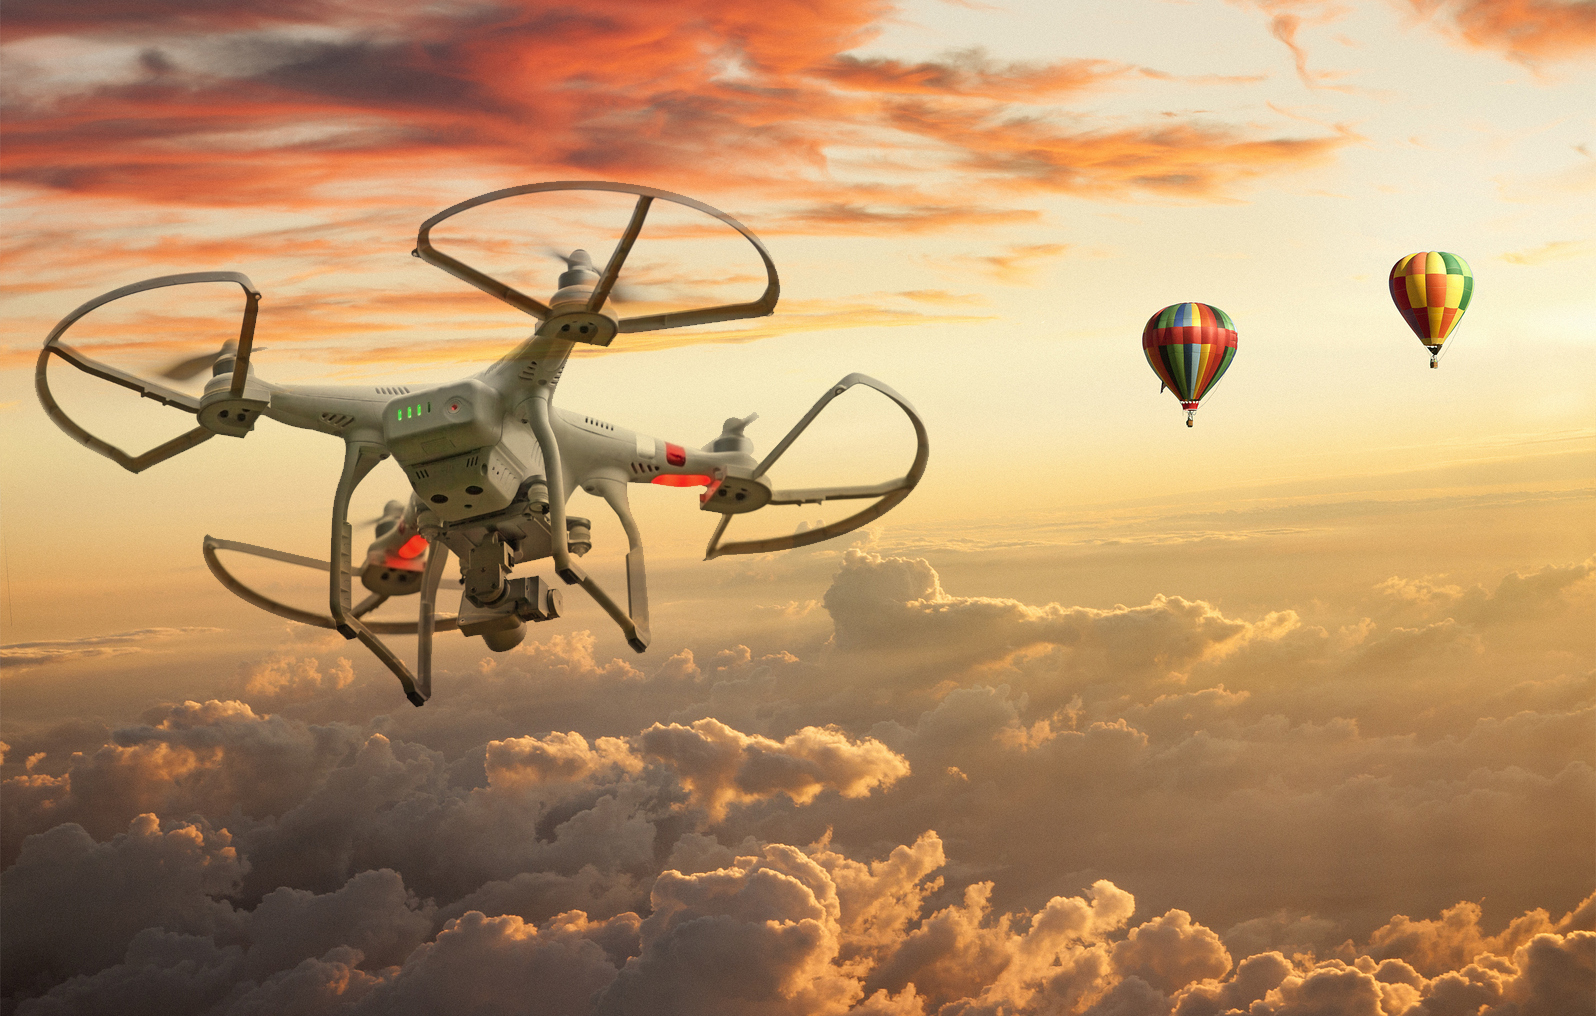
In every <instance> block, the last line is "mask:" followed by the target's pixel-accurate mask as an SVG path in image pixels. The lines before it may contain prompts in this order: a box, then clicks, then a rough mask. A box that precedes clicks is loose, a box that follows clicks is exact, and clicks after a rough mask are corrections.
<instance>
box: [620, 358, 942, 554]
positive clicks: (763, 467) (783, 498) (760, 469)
mask: <svg viewBox="0 0 1596 1016" xmlns="http://www.w3.org/2000/svg"><path fill="white" fill-rule="evenodd" d="M854 385H864V386H865V387H866V388H873V389H875V390H876V391H878V392H880V393H881V394H882V395H885V396H886V397H887V398H889V399H891V400H892V401H893V402H894V403H896V404H897V406H898V408H899V409H901V410H903V412H904V414H905V415H907V416H908V417H909V422H910V423H912V424H913V425H914V438H915V451H914V462H913V463H911V464H910V466H909V471H908V472H907V473H905V474H904V475H903V476H901V477H899V478H898V479H896V480H888V481H887V482H885V483H877V484H872V485H869V486H856V487H815V488H808V489H803V490H774V491H771V493H770V498H769V500H767V501H765V502H764V504H789V505H799V504H820V503H821V502H824V501H841V500H848V499H854V498H867V497H877V498H880V499H881V500H879V501H877V502H876V503H875V504H873V505H871V506H870V507H868V508H866V509H865V510H864V511H861V512H857V513H855V514H853V515H850V516H848V517H847V518H845V519H842V520H840V521H837V522H833V523H831V524H830V525H826V526H818V527H816V528H814V529H809V530H805V531H804V532H801V533H792V534H789V535H787V536H773V537H770V538H768V539H763V540H742V541H740V542H737V543H725V544H723V543H721V542H720V538H721V537H722V536H724V535H725V533H726V527H727V526H728V525H730V524H731V520H732V516H733V515H734V514H740V513H739V512H737V511H736V510H735V505H736V501H735V500H731V501H729V502H728V501H723V500H721V498H720V497H719V496H718V495H719V494H720V493H721V492H722V489H723V488H729V486H732V485H736V483H737V480H738V479H739V478H738V477H735V476H732V477H728V476H724V475H723V476H718V477H716V478H715V483H714V484H712V485H711V486H710V488H709V489H708V490H707V491H705V492H704V494H703V497H702V498H701V507H702V508H703V509H704V510H705V511H712V512H720V513H721V519H720V524H719V525H717V526H716V527H715V532H714V534H713V535H712V536H710V538H709V546H708V547H707V548H705V550H704V560H706V561H708V560H710V559H712V558H717V557H724V556H727V555H730V554H765V553H770V552H772V551H777V550H791V549H793V548H794V547H807V546H809V545H810V544H813V543H820V542H821V541H823V540H829V539H831V538H832V537H834V536H841V535H842V534H843V533H848V532H852V531H853V530H855V529H858V528H859V527H860V526H862V525H864V524H865V523H867V522H871V521H874V520H875V519H878V518H880V517H881V516H883V515H885V514H886V513H887V512H889V511H891V510H892V509H893V508H894V507H895V506H896V505H897V504H898V502H900V501H902V500H903V499H904V498H906V497H908V496H909V492H910V491H912V490H914V488H915V485H916V484H918V483H919V482H920V478H921V477H922V476H924V475H925V466H926V461H927V460H928V459H929V458H930V455H931V445H930V440H929V438H928V437H927V436H926V432H925V424H924V422H922V421H921V419H920V414H919V413H916V412H915V411H914V407H913V406H912V405H910V404H909V400H908V399H905V398H904V397H903V396H901V395H899V394H898V393H897V392H895V391H893V390H892V389H891V388H890V387H888V386H887V385H884V384H882V383H881V382H880V381H877V380H876V379H875V378H872V377H867V376H865V375H864V374H849V375H848V376H847V377H845V378H843V379H842V380H841V381H838V382H837V383H836V384H835V385H833V386H832V387H831V390H830V391H828V392H826V394H824V395H822V396H821V397H820V401H819V402H816V403H815V405H814V408H812V409H810V410H809V412H808V413H806V414H804V418H803V419H802V420H799V421H798V425H797V426H796V427H794V428H793V429H792V430H790V431H788V432H787V436H786V437H784V438H782V439H781V442H780V443H779V444H777V445H776V447H775V448H772V449H771V451H770V454H769V455H767V456H765V458H764V461H762V462H760V463H759V465H758V466H756V467H754V471H753V473H752V474H751V475H750V476H749V477H748V479H749V480H751V481H759V480H760V479H761V477H763V476H764V475H765V474H766V473H767V472H769V471H770V467H771V466H773V465H775V463H776V460H777V459H779V458H781V457H782V455H783V454H785V453H786V451H787V449H788V448H790V447H792V443H793V442H794V441H796V440H797V439H798V435H800V434H802V433H803V432H804V431H805V430H806V429H807V428H808V427H809V425H810V424H811V423H813V422H814V421H815V418H816V417H818V416H819V415H820V413H821V411H822V410H824V409H825V408H826V407H827V406H828V405H830V404H831V400H832V399H835V398H836V397H837V396H839V395H841V394H842V393H843V392H845V391H847V390H848V389H849V388H852V387H853V386H854ZM737 496H738V497H741V496H742V495H741V494H738V495H737ZM727 509H732V510H727ZM628 560H630V559H628Z"/></svg>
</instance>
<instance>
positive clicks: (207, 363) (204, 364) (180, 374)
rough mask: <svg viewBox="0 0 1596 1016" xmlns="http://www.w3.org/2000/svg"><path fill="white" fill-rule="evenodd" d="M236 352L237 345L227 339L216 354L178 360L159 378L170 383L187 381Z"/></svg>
mask: <svg viewBox="0 0 1596 1016" xmlns="http://www.w3.org/2000/svg"><path fill="white" fill-rule="evenodd" d="M236 352H238V343H237V342H235V341H233V340H232V339H228V340H227V341H226V342H224V343H222V348H221V349H219V350H217V351H216V352H214V353H204V354H201V355H200V356H191V357H189V358H188V359H187V360H179V361H177V362H176V363H174V364H171V365H169V366H168V367H167V368H166V369H165V370H163V371H161V374H160V376H161V377H164V378H168V379H170V380H172V381H187V380H188V379H189V378H191V377H196V376H198V375H199V374H200V372H201V371H206V370H210V369H211V367H212V366H214V365H215V364H216V361H218V360H220V359H222V358H223V357H228V356H232V355H233V354H234V353H236Z"/></svg>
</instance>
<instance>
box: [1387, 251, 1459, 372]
mask: <svg viewBox="0 0 1596 1016" xmlns="http://www.w3.org/2000/svg"><path fill="white" fill-rule="evenodd" d="M1390 282H1391V300H1392V302H1393V303H1395V304H1396V306H1397V310H1399V311H1401V312H1402V317H1403V319H1404V320H1405V321H1407V323H1408V327H1409V328H1411V329H1413V334H1414V335H1417V336H1418V337H1419V341H1420V342H1422V343H1424V344H1425V345H1426V346H1428V347H1430V353H1431V355H1432V362H1434V361H1433V356H1434V354H1436V353H1439V352H1440V351H1441V344H1442V343H1444V342H1445V341H1446V338H1447V336H1448V335H1451V334H1452V329H1454V328H1456V327H1457V323H1458V322H1459V321H1461V320H1462V319H1463V312H1464V311H1466V310H1468V308H1469V298H1470V297H1472V296H1473V295H1474V273H1473V272H1471V271H1469V266H1468V262H1467V261H1464V260H1463V259H1462V258H1460V257H1458V256H1457V255H1456V254H1448V253H1446V252H1445V251H1438V250H1432V251H1420V252H1419V253H1417V254H1409V255H1408V256H1407V257H1405V258H1403V259H1402V260H1400V261H1398V262H1397V263H1396V264H1394V265H1392V266H1391V280H1390Z"/></svg>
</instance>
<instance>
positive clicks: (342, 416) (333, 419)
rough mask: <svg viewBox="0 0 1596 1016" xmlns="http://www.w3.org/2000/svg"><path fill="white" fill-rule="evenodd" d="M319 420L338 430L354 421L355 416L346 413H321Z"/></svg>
mask: <svg viewBox="0 0 1596 1016" xmlns="http://www.w3.org/2000/svg"><path fill="white" fill-rule="evenodd" d="M321 420H322V422H323V423H325V424H327V425H328V426H331V427H336V428H338V429H339V430H343V429H344V428H345V427H347V426H349V425H350V424H351V423H354V422H355V418H354V417H353V416H350V415H349V414H348V413H323V414H321Z"/></svg>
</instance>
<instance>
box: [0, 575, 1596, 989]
mask: <svg viewBox="0 0 1596 1016" xmlns="http://www.w3.org/2000/svg"><path fill="white" fill-rule="evenodd" d="M1589 571H1590V569H1589V566H1588V564H1579V565H1571V566H1560V567H1552V568H1543V569H1538V570H1534V571H1527V572H1524V573H1521V574H1514V575H1510V576H1506V577H1504V578H1503V579H1502V580H1500V581H1497V582H1490V583H1484V584H1479V585H1474V584H1469V583H1461V582H1453V581H1451V580H1449V579H1446V578H1444V577H1431V578H1425V579H1407V578H1400V577H1399V578H1397V579H1393V580H1392V581H1391V582H1388V583H1385V584H1384V585H1383V586H1381V587H1380V588H1377V589H1371V590H1370V591H1369V595H1368V598H1367V600H1366V601H1365V602H1363V603H1361V604H1356V605H1354V609H1353V611H1352V612H1351V613H1347V612H1346V611H1343V612H1342V613H1335V612H1326V611H1325V610H1324V609H1322V608H1321V607H1318V606H1313V605H1301V604H1298V605H1287V604H1281V605H1278V606H1277V607H1275V608H1274V609H1255V610H1233V609H1227V608H1224V607H1222V606H1220V605H1219V604H1215V603H1209V602H1204V601H1200V600H1191V599H1185V598H1182V597H1178V596H1176V595H1173V594H1164V595H1160V596H1156V597H1154V598H1152V599H1150V600H1149V602H1147V603H1145V604H1140V605H1135V606H1124V605H1120V606H1116V607H1113V608H1101V607H1098V608H1088V607H1081V606H1066V605H1061V604H1057V603H1054V604H1046V605H1035V604H1028V603H1025V602H1023V601H1020V600H1015V599H1004V598H995V597H988V598H982V597H966V596H961V595H959V594H958V593H957V591H956V590H950V589H949V588H947V587H946V585H945V583H944V579H943V577H942V575H941V574H939V573H938V571H937V569H936V568H935V567H934V566H933V565H932V564H931V563H930V562H929V561H927V560H924V559H919V558H905V557H893V556H890V555H882V554H870V553H864V552H858V551H855V552H852V553H850V554H847V555H844V556H843V557H841V558H839V559H837V571H836V574H835V576H834V578H833V580H832V583H831V587H830V589H829V590H827V592H826V594H825V597H824V599H823V601H822V602H823V605H824V607H825V609H826V611H827V613H828V615H829V616H830V617H831V618H832V621H833V628H834V637H833V639H832V641H831V642H830V643H829V644H828V645H825V646H820V647H818V648H816V649H814V655H813V656H812V657H811V658H807V659H806V658H800V656H799V655H798V654H796V653H793V652H783V651H780V650H762V651H760V652H755V651H754V650H751V649H750V648H748V647H747V646H742V645H738V646H732V647H728V648H715V647H707V648H700V649H698V650H696V651H691V650H683V651H679V652H677V653H675V654H674V655H671V656H668V657H665V658H662V659H660V660H658V661H656V662H655V663H653V664H647V665H639V664H638V663H634V662H631V661H621V660H616V661H607V660H606V659H605V656H604V654H601V653H598V652H597V650H596V642H595V640H594V639H593V638H592V637H591V636H589V635H586V634H579V635H568V636H567V635H562V636H559V637H557V638H548V639H545V640H541V641H539V642H537V643H534V644H532V645H529V646H528V647H526V648H525V649H524V650H522V651H517V652H514V653H509V654H504V655H503V656H501V657H498V658H496V660H495V661H494V664H493V665H492V666H487V667H481V668H475V669H471V670H469V671H464V672H461V673H458V674H443V675H440V679H441V680H447V681H450V682H452V684H451V688H452V690H453V691H454V692H455V694H453V695H452V696H451V697H450V698H449V699H448V700H440V701H437V702H435V703H434V704H433V705H429V707H428V709H426V710H407V711H400V712H397V713H395V712H392V711H391V710H392V689H391V687H389V686H388V685H387V684H386V683H380V684H379V683H377V682H375V680H374V679H371V680H369V681H368V680H367V679H364V678H361V677H359V676H358V675H357V676H356V678H355V679H354V680H352V681H344V680H342V679H341V678H340V677H339V675H340V674H341V672H342V670H343V668H342V667H341V665H340V664H339V662H338V660H339V658H338V657H336V656H330V657H326V658H322V657H316V656H306V655H305V654H304V648H303V647H301V650H300V652H299V654H298V655H296V656H294V657H292V658H289V657H286V656H268V657H267V658H266V659H264V660H263V661H261V662H260V663H259V664H257V665H254V666H250V667H246V668H244V670H242V671H241V672H240V674H239V676H238V678H237V681H236V684H237V686H238V687H239V688H240V690H241V691H242V692H243V693H245V694H246V695H248V697H249V698H250V699H251V702H252V704H245V703H243V702H236V701H231V702H230V701H211V702H189V703H182V704H172V705H164V706H159V707H154V708H152V709H150V710H149V711H148V712H147V713H146V714H145V715H144V716H143V717H142V719H141V720H140V721H139V722H133V723H128V724H125V725H122V726H117V727H114V728H111V729H107V728H106V727H102V726H96V725H94V724H92V723H86V722H85V723H78V724H77V725H69V726H60V727H53V728H41V729H40V730H37V731H34V730H27V729H24V730H20V731H18V732H17V733H16V734H13V733H11V732H10V731H8V733H7V742H8V744H9V745H10V749H9V750H8V753H7V755H6V758H5V763H4V764H5V766H6V776H7V780H6V783H5V787H4V795H3V803H4V807H5V819H6V821H5V836H6V843H7V849H8V850H9V851H10V853H9V854H8V855H7V856H8V859H9V860H10V865H9V867H8V868H7V870H6V871H5V873H4V875H3V876H0V877H3V879H4V884H3V888H4V893H3V894H0V905H3V906H4V907H5V914H4V915H3V917H4V920H3V921H0V930H3V932H4V934H5V936H6V940H5V943H4V944H5V956H6V963H7V967H6V970H5V975H6V976H5V983H6V986H7V988H6V990H7V992H8V993H9V997H10V999H11V1001H12V1002H13V1003H15V1004H16V1006H17V1008H18V1010H19V1011H20V1012H23V1013H27V1012H68V1011H83V1010H86V1009H93V1008H96V1007H98V1008H101V1009H115V1010H117V1011H125V1012H141V1011H144V1010H143V1009H141V1006H146V1007H147V1006H148V1005H151V1004H154V1003H151V1002H149V1001H147V1000H150V999H159V1000H160V1004H161V1005H162V1006H164V1007H165V1008H164V1009H163V1011H166V1012H172V1013H182V1012H193V1013H196V1014H198V1013H204V1012H216V1013H229V1012H238V1013H246V1012H247V1013H256V1012H260V1013H264V1012H270V1011H281V1010H282V1009H284V1008H285V1007H287V1008H289V1009H292V1010H295V1011H300V1012H305V1013H312V1014H317V1013H323V1012H325V1013H334V1012H361V1011H367V1010H369V1011H381V1012H407V1011H412V1010H413V1011H418V1012H419V1011H424V1010H429V1009H430V1010H434V1011H435V1010H436V1009H437V1008H439V1007H440V1006H443V1005H445V1003H444V1002H442V1001H440V1000H447V999H466V1000H476V1001H480V1002H482V1004H484V1005H493V1006H496V1007H502V1008H504V1009H506V1011H512V1012H513V1011H525V1012H545V1011H547V1012H632V1011H639V1012H640V1011H648V1012H659V1011H673V1007H674V1009H682V1008H683V1007H684V1006H689V1007H691V1008H693V1009H694V1011H710V1012H714V1011H725V1012H734V1011H735V1012H750V1011H755V1012H757V1011H767V1012H778V1013H779V1012H804V1013H809V1012H838V1013H842V1012H859V1013H881V1014H888V1013H895V1014H918V1016H926V1014H929V1013H944V1014H955V1013H963V1014H970V1016H973V1014H996V1013H998V1012H1005V1013H1013V1014H1032V1013H1035V1014H1041V1013H1049V1014H1052V1013H1077V1014H1084V1013H1093V1014H1096V1016H1105V1014H1137V1016H1144V1014H1160V1016H1171V1014H1182V1016H1205V1014H1212V1016H1219V1014H1222V1013H1229V1012H1231V1011H1242V1012H1254V1013H1264V1012H1268V1013H1304V1012H1316V1011H1318V1012H1323V1011H1335V1012H1360V1011H1368V1012H1370V1013H1371V1014H1372V1013H1374V1012H1379V1013H1381V1014H1382V1016H1440V1014H1443V1013H1455V1012H1469V1013H1473V1014H1474V1016H1479V1013H1480V1012H1481V1011H1482V1007H1484V1010H1483V1011H1486V1012H1490V1013H1491V1016H1509V1014H1513V1016H1522V1014H1526V1013H1531V1012H1558V1011H1561V1010H1560V1009H1559V1008H1558V1007H1559V1006H1564V1007H1566V1006H1567V1005H1568V1004H1569V1003H1568V1000H1569V999H1572V998H1578V997H1581V996H1580V995H1579V992H1580V991H1585V992H1586V994H1587V995H1588V994H1589V988H1588V983H1589V982H1588V977H1589V971H1590V969H1591V960H1590V948H1591V947H1590V945H1589V943H1590V941H1591V940H1593V939H1596V927H1593V926H1596V919H1593V917H1592V915H1593V914H1596V896H1591V890H1592V889H1593V888H1596V887H1593V886H1591V885H1590V884H1589V860H1590V858H1589V846H1588V845H1589V843H1590V842H1591V838H1592V836H1593V835H1596V828H1593V823H1592V821H1591V816H1590V814H1589V809H1588V808H1587V807H1585V804H1586V803H1588V801H1589V800H1590V797H1591V795H1592V794H1596V770H1593V769H1592V767H1591V761H1590V760H1591V757H1592V755H1593V748H1596V744H1593V738H1592V735H1591V730H1592V727H1591V719H1592V717H1593V716H1596V701H1593V699H1596V695H1593V694H1592V692H1593V688H1592V685H1591V680H1590V676H1589V675H1588V674H1587V673H1584V672H1582V671H1577V670H1570V669H1569V667H1570V664H1569V661H1570V660H1574V659H1576V658H1577V657H1578V653H1577V650H1578V649H1579V647H1580V646H1581V645H1583V644H1584V642H1582V641H1581V640H1582V639H1583V640H1585V641H1586V642H1588V633H1586V634H1581V631H1582V629H1580V628H1579V626H1577V625H1574V624H1571V623H1570V620H1571V618H1573V617H1575V616H1578V615H1580V614H1581V613H1582V612H1583V611H1586V610H1587V609H1588V607H1589V603H1590V599H1591V592H1592V590H1591V589H1590V588H1589V587H1590V585H1591V581H1590V578H1589ZM1357 608H1367V613H1361V612H1359V610H1358V609H1357ZM1308 611H1314V612H1315V613H1314V614H1313V615H1312V617H1309V616H1307V612H1308ZM1426 640H1428V641H1426ZM1526 640H1527V641H1528V642H1531V643H1533V644H1534V645H1535V646H1536V650H1535V653H1534V654H1528V653H1526V651H1525V650H1523V649H1522V648H1521V647H1522V646H1523V645H1524V644H1526ZM812 645H814V644H813V643H812ZM1425 646H1427V647H1428V648H1427V649H1426V648H1424V647H1425ZM806 652H809V650H806ZM1426 653H1428V655H1426ZM1507 665H1516V666H1517V668H1518V669H1517V670H1515V671H1514V675H1515V678H1516V679H1517V680H1519V681H1520V683H1521V684H1523V685H1524V688H1523V690H1520V691H1518V692H1510V691H1509V690H1507V689H1504V688H1503V687H1502V682H1501V680H1500V679H1499V677H1498V669H1499V668H1500V667H1502V666H1507ZM1431 666H1433V667H1434V674H1435V680H1436V681H1437V682H1444V683H1438V684H1436V685H1433V686H1432V685H1427V684H1426V683H1425V682H1426V681H1427V680H1428V678H1427V677H1426V675H1427V674H1428V673H1429V672H1430V671H1429V670H1428V669H1427V668H1428V667H1431ZM1559 675H1561V676H1559ZM1395 676H1400V680H1398V679H1396V678H1395ZM368 685H369V687H368ZM1543 686H1544V687H1543ZM1436 687H1444V688H1445V689H1447V691H1448V694H1447V695H1446V696H1444V697H1443V698H1437V697H1436V696H1435V694H1434V691H1433V689H1434V688H1436ZM251 688H253V690H250V689H251ZM1552 688H1555V689H1556V691H1555V694H1553V693H1552V692H1550V691H1546V690H1544V689H1552ZM379 689H380V692H381V693H385V694H386V697H385V698H384V697H381V696H380V695H379ZM1536 689H1542V690H1536ZM1431 700H1433V701H1431ZM272 703H277V704H276V705H271V704H272ZM384 703H386V705H387V708H384V707H383V706H384ZM1414 703H1422V705H1415V704H1414ZM1526 703H1534V705H1533V707H1525V704H1526ZM1498 704H1500V707H1499V705H1498ZM434 705H436V706H437V707H438V708H437V709H434V708H433V706H434ZM534 717H541V718H542V719H543V723H542V724H541V725H534V724H535V722H536V721H535V720H534V719H533V718H534ZM650 717H654V718H653V719H651V718H650ZM659 717H671V718H670V719H659ZM730 717H737V722H736V723H732V722H730V720H729V718H730ZM561 719H564V720H569V722H566V723H557V724H555V725H553V729H549V728H550V724H551V723H554V721H556V720H561ZM529 731H530V732H529ZM263 774H266V775H264V776H263ZM1587 896H1590V898H1589V899H1585V897H1587ZM1482 899H1483V900H1484V901H1485V902H1484V903H1483V904H1482V903H1480V902H1478V901H1480V900H1482ZM1582 899H1584V902H1583V903H1582V902H1581V900H1582ZM1460 900H1461V901H1463V902H1459V901H1460ZM1559 915H1561V916H1559ZM689 999H690V1000H691V1002H690V1003H689V1002H688V1001H687V1000H689ZM1371 1007H1372V1008H1371ZM1491 1007H1495V1008H1494V1009H1492V1008H1491Z"/></svg>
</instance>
